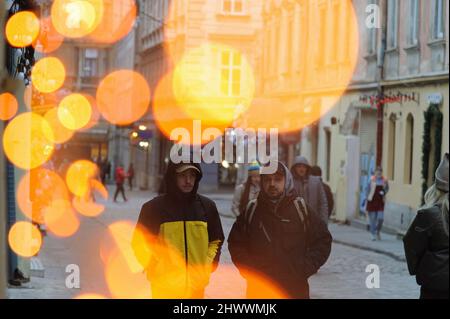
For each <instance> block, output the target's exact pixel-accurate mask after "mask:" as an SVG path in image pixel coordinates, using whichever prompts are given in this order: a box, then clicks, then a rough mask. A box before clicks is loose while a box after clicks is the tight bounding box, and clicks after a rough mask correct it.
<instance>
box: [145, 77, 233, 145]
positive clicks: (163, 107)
mask: <svg viewBox="0 0 450 319" xmlns="http://www.w3.org/2000/svg"><path fill="white" fill-rule="evenodd" d="M172 75H173V73H172V72H170V73H168V74H166V75H164V76H163V78H162V79H161V80H160V81H159V83H158V85H157V86H156V89H155V94H154V97H153V107H152V112H153V118H154V119H155V123H156V125H157V126H158V128H159V130H160V131H161V132H162V133H163V134H164V135H165V136H166V137H167V138H170V137H171V134H172V132H173V131H174V130H175V129H179V128H183V129H185V130H187V132H189V134H190V136H191V141H190V143H189V144H192V145H198V144H205V143H208V142H211V141H212V140H213V137H211V136H208V137H205V136H202V140H201V142H200V143H199V142H197V141H193V140H192V137H193V136H194V135H195V134H194V126H193V121H194V118H193V117H192V116H190V115H188V114H187V113H186V112H185V111H184V110H183V109H182V108H181V107H180V106H179V105H178V104H177V101H176V100H175V97H174V95H173V90H172V79H173V77H172ZM202 124H203V123H202ZM215 127H216V128H218V129H219V131H220V133H222V134H223V132H224V130H225V128H226V127H225V126H223V125H222V126H215ZM203 128H206V127H203Z"/></svg>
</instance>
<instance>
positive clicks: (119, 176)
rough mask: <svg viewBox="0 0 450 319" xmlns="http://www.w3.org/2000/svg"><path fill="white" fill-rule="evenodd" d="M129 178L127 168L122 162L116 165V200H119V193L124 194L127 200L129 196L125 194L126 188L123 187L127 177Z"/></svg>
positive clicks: (124, 198)
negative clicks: (125, 168) (126, 172)
mask: <svg viewBox="0 0 450 319" xmlns="http://www.w3.org/2000/svg"><path fill="white" fill-rule="evenodd" d="M126 178H127V175H126V174H125V170H124V168H123V167H122V165H121V164H119V165H118V166H117V167H116V174H115V180H116V193H115V194H114V202H115V203H116V202H117V196H118V195H119V193H121V194H122V197H123V200H124V201H125V202H127V201H128V200H127V197H126V196H125V189H124V187H123V184H124V183H125V179H126Z"/></svg>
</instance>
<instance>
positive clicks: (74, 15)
mask: <svg viewBox="0 0 450 319" xmlns="http://www.w3.org/2000/svg"><path fill="white" fill-rule="evenodd" d="M103 2H104V1H103V0H55V1H53V4H52V9H51V17H52V22H53V25H54V26H55V29H56V30H57V31H58V32H59V33H60V34H62V35H63V36H65V37H68V38H81V37H84V36H87V35H89V34H90V33H92V32H93V31H94V30H95V29H96V28H97V27H98V26H99V24H100V22H101V20H102V18H103V15H104V6H103Z"/></svg>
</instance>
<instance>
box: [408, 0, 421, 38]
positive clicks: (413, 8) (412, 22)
mask: <svg viewBox="0 0 450 319" xmlns="http://www.w3.org/2000/svg"><path fill="white" fill-rule="evenodd" d="M409 5H410V8H409V10H410V15H409V36H408V44H409V45H416V44H417V43H418V42H419V0H410V3H409Z"/></svg>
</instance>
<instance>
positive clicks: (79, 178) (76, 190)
mask: <svg viewBox="0 0 450 319" xmlns="http://www.w3.org/2000/svg"><path fill="white" fill-rule="evenodd" d="M98 173H99V172H98V167H97V165H96V164H95V163H93V162H91V161H87V160H79V161H76V162H74V163H72V164H71V165H70V167H69V169H68V170H67V173H66V183H67V187H68V188H69V190H70V191H71V192H72V193H73V194H74V195H75V196H77V197H80V198H89V197H90V196H91V191H92V188H91V180H93V179H96V178H97V177H98Z"/></svg>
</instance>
